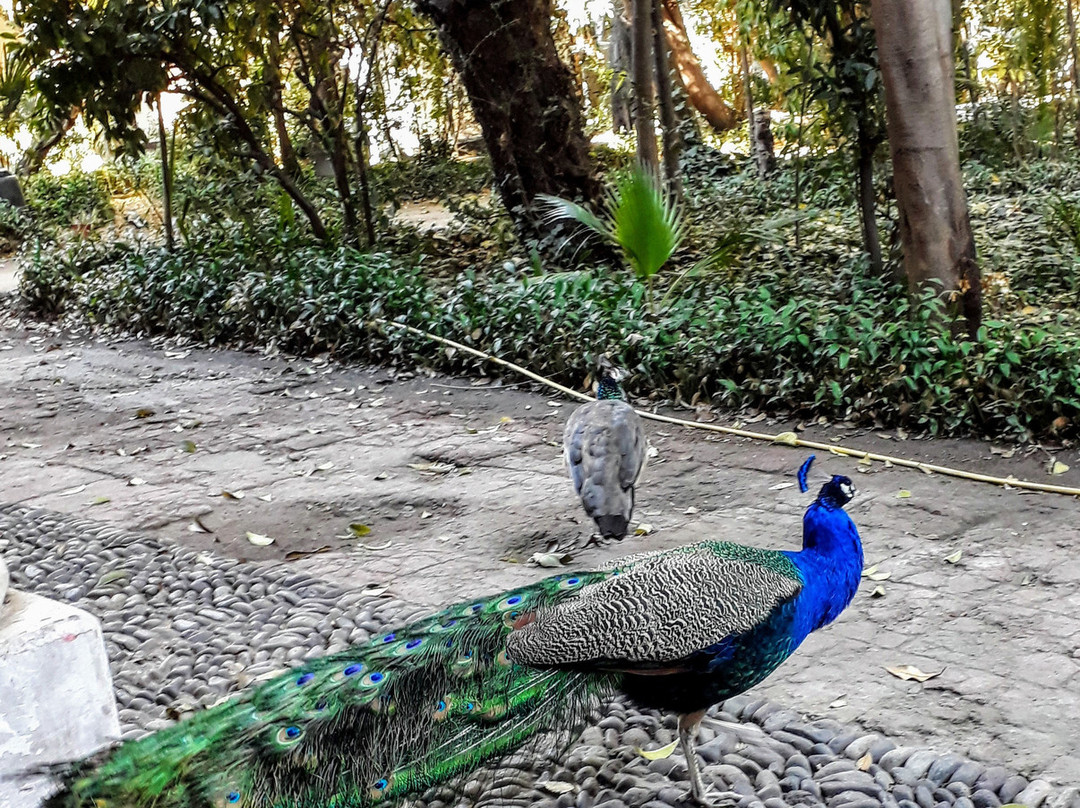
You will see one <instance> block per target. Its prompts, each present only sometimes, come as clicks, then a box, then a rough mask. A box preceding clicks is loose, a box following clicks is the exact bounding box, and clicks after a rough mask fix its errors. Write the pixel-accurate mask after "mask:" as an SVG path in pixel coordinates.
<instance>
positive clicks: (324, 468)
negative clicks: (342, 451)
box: [315, 460, 334, 471]
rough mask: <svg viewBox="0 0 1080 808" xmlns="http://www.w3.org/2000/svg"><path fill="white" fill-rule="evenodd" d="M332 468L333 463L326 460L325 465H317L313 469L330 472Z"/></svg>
mask: <svg viewBox="0 0 1080 808" xmlns="http://www.w3.org/2000/svg"><path fill="white" fill-rule="evenodd" d="M333 467H334V462H333V461H332V460H328V461H327V462H325V463H320V464H319V465H317V466H316V467H315V471H330V469H332V468H333Z"/></svg>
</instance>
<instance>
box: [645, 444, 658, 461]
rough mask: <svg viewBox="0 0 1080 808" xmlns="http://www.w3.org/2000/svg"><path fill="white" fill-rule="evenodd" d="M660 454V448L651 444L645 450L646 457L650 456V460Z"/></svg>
mask: <svg viewBox="0 0 1080 808" xmlns="http://www.w3.org/2000/svg"><path fill="white" fill-rule="evenodd" d="M659 456H660V450H659V449H657V448H656V447H655V446H650V447H649V448H648V449H646V450H645V457H647V458H649V459H650V460H652V459H653V458H654V457H659Z"/></svg>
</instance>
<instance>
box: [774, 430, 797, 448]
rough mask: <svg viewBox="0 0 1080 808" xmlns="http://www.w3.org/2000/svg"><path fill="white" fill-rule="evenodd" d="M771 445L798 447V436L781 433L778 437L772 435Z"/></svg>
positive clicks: (792, 433) (791, 433)
mask: <svg viewBox="0 0 1080 808" xmlns="http://www.w3.org/2000/svg"><path fill="white" fill-rule="evenodd" d="M773 443H783V444H786V445H788V446H798V445H799V436H798V435H796V434H795V433H794V432H781V433H780V434H779V435H773Z"/></svg>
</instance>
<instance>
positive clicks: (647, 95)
mask: <svg viewBox="0 0 1080 808" xmlns="http://www.w3.org/2000/svg"><path fill="white" fill-rule="evenodd" d="M630 5H631V8H632V9H633V17H632V18H631V20H630V39H631V44H632V47H631V52H632V54H633V63H634V133H635V134H636V135H637V158H638V162H639V163H641V164H642V165H643V166H645V167H646V168H647V169H649V171H651V172H652V173H653V174H656V173H657V168H658V162H659V161H658V159H657V154H656V127H655V125H654V124H653V115H654V111H655V109H656V94H655V93H654V92H653V48H652V45H653V36H652V6H653V3H652V0H630Z"/></svg>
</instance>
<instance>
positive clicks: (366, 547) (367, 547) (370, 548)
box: [356, 541, 393, 553]
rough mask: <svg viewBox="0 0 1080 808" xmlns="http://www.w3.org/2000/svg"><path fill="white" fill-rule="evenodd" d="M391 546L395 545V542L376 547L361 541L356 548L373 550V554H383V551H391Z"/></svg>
mask: <svg viewBox="0 0 1080 808" xmlns="http://www.w3.org/2000/svg"><path fill="white" fill-rule="evenodd" d="M391 544H393V542H392V541H388V542H386V544H380V545H378V546H375V545H372V544H365V543H364V542H362V541H359V542H357V543H356V546H357V547H363V548H364V549H365V550H371V551H372V552H373V553H378V552H381V551H382V550H389V549H390V545H391Z"/></svg>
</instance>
